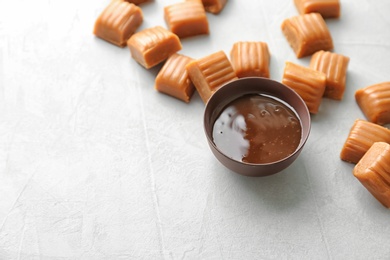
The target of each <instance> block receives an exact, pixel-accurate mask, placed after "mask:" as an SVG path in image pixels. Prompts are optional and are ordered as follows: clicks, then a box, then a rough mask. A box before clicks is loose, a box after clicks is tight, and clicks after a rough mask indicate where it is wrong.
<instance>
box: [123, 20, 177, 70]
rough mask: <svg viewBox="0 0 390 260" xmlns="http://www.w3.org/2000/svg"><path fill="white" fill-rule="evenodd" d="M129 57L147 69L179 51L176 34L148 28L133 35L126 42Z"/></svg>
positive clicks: (158, 28) (160, 28) (156, 28)
mask: <svg viewBox="0 0 390 260" xmlns="http://www.w3.org/2000/svg"><path fill="white" fill-rule="evenodd" d="M127 46H128V47H129V49H130V52H131V56H132V57H133V59H135V60H136V61H137V62H138V63H139V64H141V65H142V66H144V67H145V68H147V69H149V68H151V67H153V66H156V65H157V64H159V63H160V62H162V61H164V60H166V59H167V58H168V57H169V56H170V55H172V54H174V53H176V52H178V51H179V50H181V48H182V46H181V43H180V39H179V37H177V35H176V34H174V33H172V32H170V31H168V30H167V29H164V28H163V27H161V26H156V27H152V28H148V29H145V30H142V31H140V32H137V33H135V34H133V36H131V37H130V39H129V40H128V41H127Z"/></svg>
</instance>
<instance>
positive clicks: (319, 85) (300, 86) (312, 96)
mask: <svg viewBox="0 0 390 260" xmlns="http://www.w3.org/2000/svg"><path fill="white" fill-rule="evenodd" d="M282 83H283V84H285V85H286V86H288V87H290V88H292V89H293V90H295V92H297V93H298V95H299V96H301V98H302V99H303V101H305V103H306V106H307V108H308V109H309V112H310V113H312V114H316V113H317V112H318V109H319V107H320V104H321V100H322V95H323V94H324V91H325V84H326V75H325V74H324V73H323V72H320V71H316V70H313V69H310V68H306V67H303V66H301V65H297V64H294V63H292V62H286V66H285V68H284V73H283V79H282Z"/></svg>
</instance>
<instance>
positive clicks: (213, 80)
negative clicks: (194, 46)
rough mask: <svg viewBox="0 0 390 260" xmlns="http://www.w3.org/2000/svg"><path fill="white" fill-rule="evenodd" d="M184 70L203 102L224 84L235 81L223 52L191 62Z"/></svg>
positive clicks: (235, 77) (234, 75) (231, 68)
mask: <svg viewBox="0 0 390 260" xmlns="http://www.w3.org/2000/svg"><path fill="white" fill-rule="evenodd" d="M186 69H187V71H188V74H189V76H190V79H191V80H192V82H193V83H194V85H195V88H196V90H197V91H198V93H199V95H200V97H201V98H202V100H203V102H204V103H206V102H207V101H208V100H209V98H210V97H211V95H212V94H213V93H214V92H215V91H216V90H217V89H218V88H220V87H221V86H222V85H224V84H225V83H227V82H229V81H232V80H235V79H237V76H236V73H235V72H234V70H233V67H232V65H231V63H230V61H229V59H228V57H227V56H226V54H225V53H224V52H223V51H219V52H216V53H213V54H210V55H208V56H206V57H203V58H201V59H198V60H194V61H191V62H190V63H188V64H187V66H186Z"/></svg>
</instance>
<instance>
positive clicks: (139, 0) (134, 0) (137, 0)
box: [125, 0, 150, 5]
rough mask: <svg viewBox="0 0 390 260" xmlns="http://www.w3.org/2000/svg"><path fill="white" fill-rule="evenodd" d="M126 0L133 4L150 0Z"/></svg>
mask: <svg viewBox="0 0 390 260" xmlns="http://www.w3.org/2000/svg"><path fill="white" fill-rule="evenodd" d="M125 1H126V2H129V3H132V4H135V5H139V4H143V3H145V2H149V1H150V0H125Z"/></svg>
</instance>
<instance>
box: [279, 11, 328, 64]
mask: <svg viewBox="0 0 390 260" xmlns="http://www.w3.org/2000/svg"><path fill="white" fill-rule="evenodd" d="M281 28H282V31H283V34H284V36H285V37H286V39H287V41H288V43H289V44H290V46H291V47H292V49H293V50H294V52H295V54H296V56H297V58H302V57H305V56H308V55H311V54H313V53H315V52H316V51H320V50H324V51H327V50H331V49H333V40H332V36H331V35H330V32H329V29H328V26H327V25H326V23H325V21H324V18H322V16H321V15H320V14H319V13H310V14H303V15H299V16H294V17H291V18H288V19H286V20H284V21H283V23H282V26H281Z"/></svg>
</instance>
